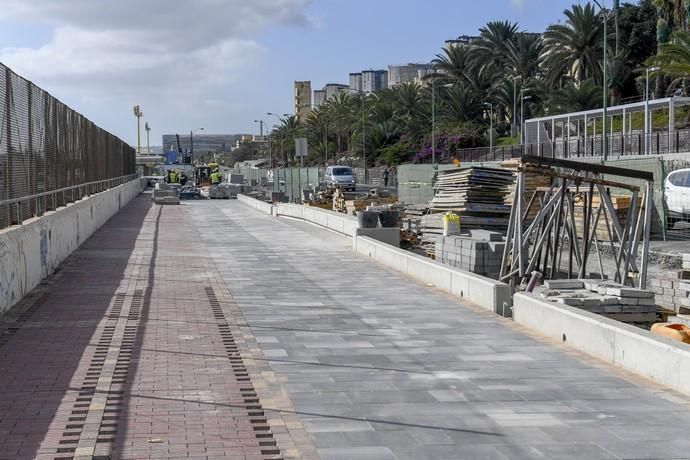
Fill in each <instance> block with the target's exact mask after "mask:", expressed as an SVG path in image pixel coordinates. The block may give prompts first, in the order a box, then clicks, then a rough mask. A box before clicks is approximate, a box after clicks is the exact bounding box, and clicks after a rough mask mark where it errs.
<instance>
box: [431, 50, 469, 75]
mask: <svg viewBox="0 0 690 460" xmlns="http://www.w3.org/2000/svg"><path fill="white" fill-rule="evenodd" d="M471 51H472V50H471V48H470V47H469V46H467V45H451V46H447V47H445V48H443V53H441V54H437V55H436V59H434V60H433V65H434V68H435V69H436V70H437V71H438V72H440V73H441V75H442V78H443V79H444V80H445V81H444V83H450V82H468V81H469V78H468V69H469V66H470V58H471Z"/></svg>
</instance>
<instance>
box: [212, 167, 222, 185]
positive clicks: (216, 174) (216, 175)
mask: <svg viewBox="0 0 690 460" xmlns="http://www.w3.org/2000/svg"><path fill="white" fill-rule="evenodd" d="M222 179H223V176H222V175H221V173H220V171H218V168H216V169H214V170H213V172H212V173H211V185H220V181H221V180H222Z"/></svg>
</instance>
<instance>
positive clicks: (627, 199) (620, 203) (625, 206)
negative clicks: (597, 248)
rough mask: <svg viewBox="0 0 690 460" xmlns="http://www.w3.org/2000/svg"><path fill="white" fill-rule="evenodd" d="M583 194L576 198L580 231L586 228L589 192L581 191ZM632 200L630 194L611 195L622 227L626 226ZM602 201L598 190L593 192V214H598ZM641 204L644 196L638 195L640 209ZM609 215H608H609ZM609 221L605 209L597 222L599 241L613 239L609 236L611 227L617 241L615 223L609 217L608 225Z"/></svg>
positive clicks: (638, 207)
mask: <svg viewBox="0 0 690 460" xmlns="http://www.w3.org/2000/svg"><path fill="white" fill-rule="evenodd" d="M580 195H581V196H577V197H576V198H575V200H574V201H575V226H576V227H577V229H578V231H582V230H583V228H584V219H585V202H586V200H587V195H588V194H587V193H581V194H580ZM631 202H632V196H630V195H611V204H612V205H613V209H614V210H615V211H616V215H617V216H618V220H619V221H620V223H621V226H622V227H625V224H626V222H627V219H628V210H629V208H630V203H631ZM600 203H601V198H600V196H599V193H598V192H596V191H595V192H594V193H593V194H592V214H594V215H596V212H597V209H598V208H599V204H600ZM640 206H642V197H637V209H638V210H639V209H640ZM607 217H608V216H607ZM606 224H607V221H606V218H605V217H604V210H602V212H601V214H600V216H599V220H598V222H597V239H598V240H599V241H611V238H610V236H609V229H610V231H611V235H613V239H614V241H617V240H618V239H617V237H616V233H615V230H614V228H613V224H612V223H611V219H610V218H609V219H608V226H607V225H606Z"/></svg>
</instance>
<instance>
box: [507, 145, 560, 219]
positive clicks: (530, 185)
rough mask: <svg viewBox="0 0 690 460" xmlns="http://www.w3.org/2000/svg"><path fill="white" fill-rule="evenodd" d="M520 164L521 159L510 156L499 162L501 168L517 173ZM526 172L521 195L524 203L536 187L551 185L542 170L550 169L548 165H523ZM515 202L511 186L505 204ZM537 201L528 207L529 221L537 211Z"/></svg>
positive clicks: (513, 189) (549, 179)
mask: <svg viewBox="0 0 690 460" xmlns="http://www.w3.org/2000/svg"><path fill="white" fill-rule="evenodd" d="M521 166H522V160H520V159H519V158H512V159H510V160H506V161H504V162H502V163H501V168H503V169H506V170H508V171H512V172H513V173H514V174H517V172H518V169H519V168H520V167H521ZM524 168H525V170H526V174H525V175H524V180H525V193H524V195H523V197H522V199H523V200H524V202H525V203H528V202H529V200H530V199H531V198H532V195H533V194H534V191H535V190H537V189H538V188H542V187H549V186H550V185H551V178H550V177H548V176H546V175H544V174H543V172H544V171H548V170H550V168H548V167H540V166H536V165H529V164H527V165H524ZM514 202H515V187H512V188H511V190H510V193H508V194H507V195H506V199H505V204H507V205H509V206H512V205H513V203H514ZM539 208H540V207H539V203H538V202H537V203H534V204H533V205H532V208H531V209H530V212H529V215H528V219H529V220H528V221H531V219H533V218H534V217H536V215H537V214H538V213H539Z"/></svg>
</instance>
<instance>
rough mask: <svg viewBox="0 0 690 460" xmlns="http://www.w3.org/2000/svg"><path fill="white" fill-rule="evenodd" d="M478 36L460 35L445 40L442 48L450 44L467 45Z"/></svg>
mask: <svg viewBox="0 0 690 460" xmlns="http://www.w3.org/2000/svg"><path fill="white" fill-rule="evenodd" d="M478 38H479V37H476V36H473V35H460V36H459V37H458V38H455V39H453V40H446V42H445V44H444V45H443V47H444V48H446V49H448V48H450V47H451V46H457V45H469V44H470V43H472V42H473V41H475V40H476V39H478Z"/></svg>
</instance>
